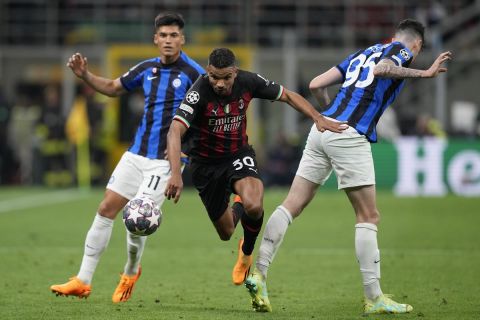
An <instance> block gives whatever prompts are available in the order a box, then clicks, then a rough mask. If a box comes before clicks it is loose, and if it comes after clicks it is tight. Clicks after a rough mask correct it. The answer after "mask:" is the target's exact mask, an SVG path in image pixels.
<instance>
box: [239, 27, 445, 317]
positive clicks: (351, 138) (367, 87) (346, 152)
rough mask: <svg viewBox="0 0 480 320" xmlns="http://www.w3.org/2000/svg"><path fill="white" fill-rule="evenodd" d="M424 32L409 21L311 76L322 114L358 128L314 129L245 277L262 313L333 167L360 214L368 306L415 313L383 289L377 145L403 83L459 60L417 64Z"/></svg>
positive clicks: (358, 240)
mask: <svg viewBox="0 0 480 320" xmlns="http://www.w3.org/2000/svg"><path fill="white" fill-rule="evenodd" d="M423 34H424V27H423V25H422V24H421V23H419V22H417V21H415V20H411V19H407V20H404V21H402V22H401V23H400V24H399V25H398V27H397V29H396V32H395V36H394V38H393V40H392V42H390V43H387V44H375V45H373V46H371V47H368V48H366V49H364V50H359V51H357V52H356V53H354V54H352V55H350V56H349V57H348V58H347V59H345V60H344V61H342V62H341V63H340V64H338V65H337V66H335V67H333V68H331V69H330V70H328V71H326V72H324V73H322V74H321V75H319V76H317V77H316V78H314V79H313V80H312V81H311V83H310V90H311V91H312V93H313V95H314V96H315V98H316V99H317V100H318V102H319V103H320V104H322V102H323V101H322V100H325V103H326V105H327V107H326V109H325V111H323V112H322V114H323V115H324V116H326V117H331V118H334V119H337V120H339V121H347V122H348V124H349V126H350V127H349V128H348V129H347V130H345V131H344V132H342V133H340V134H339V133H336V132H318V130H316V129H315V128H312V130H311V131H310V134H309V136H308V139H307V144H306V146H305V150H304V152H303V156H302V159H301V161H300V164H299V167H298V171H297V173H296V176H295V178H294V180H293V183H292V186H291V188H290V191H289V193H288V195H287V198H286V199H285V200H284V201H283V203H282V205H280V206H279V207H277V209H276V210H275V211H274V212H273V214H272V216H271V217H270V219H269V220H268V222H267V225H266V227H265V232H264V235H263V239H262V243H261V245H260V250H259V254H258V258H257V262H256V268H255V270H254V272H253V274H252V275H250V276H249V277H248V279H247V280H246V283H245V285H246V287H247V288H248V290H249V293H250V296H251V298H252V306H253V309H254V310H255V311H259V312H271V311H272V307H271V305H270V301H269V299H268V293H267V286H266V278H267V271H268V267H269V265H270V264H271V262H272V261H273V258H274V256H275V254H276V252H277V250H278V248H279V246H280V244H281V242H282V240H283V237H284V235H285V233H286V231H287V228H288V225H289V224H290V223H292V220H293V219H294V218H296V217H298V216H299V215H300V214H301V212H302V210H303V209H304V208H305V207H306V206H307V205H308V203H309V202H310V201H311V200H312V199H313V196H314V195H315V191H316V190H317V188H318V186H320V185H323V184H324V183H325V181H326V180H327V179H328V177H329V176H330V174H331V173H332V171H335V174H336V176H337V181H338V189H343V190H344V191H345V193H346V194H347V197H348V199H349V200H350V203H351V205H352V207H353V209H354V211H355V215H356V224H355V252H356V256H357V260H358V262H359V265H360V272H361V274H362V279H363V289H364V295H365V302H364V312H365V313H366V314H371V313H407V312H410V311H412V309H413V308H412V306H410V305H408V304H404V303H397V302H395V301H394V300H392V299H391V298H390V296H389V295H386V294H383V292H382V290H381V288H380V282H379V280H380V251H379V250H378V245H377V224H378V222H379V219H380V214H379V212H378V210H377V207H376V200H375V172H374V168H373V159H372V152H371V148H370V143H371V142H376V141H377V133H376V130H375V126H376V124H377V122H378V119H379V118H380V116H381V115H382V113H383V111H384V110H385V109H386V108H387V107H388V106H389V105H390V104H391V103H392V102H393V100H394V99H395V97H396V96H397V95H398V93H399V92H400V90H401V89H402V87H403V85H404V79H406V78H433V77H436V76H437V75H438V74H439V73H442V72H445V71H447V69H446V68H444V67H443V66H442V64H443V63H444V62H446V61H448V60H450V59H451V53H450V52H448V51H447V52H444V53H441V54H440V55H439V56H438V58H437V59H436V60H435V61H434V62H433V64H432V65H431V67H430V68H429V69H428V70H418V69H412V68H409V66H410V64H411V63H412V62H413V60H415V58H416V57H417V56H418V54H419V53H420V51H421V49H422V47H423V45H424V37H423ZM335 84H341V87H340V90H339V91H338V93H337V96H336V97H335V99H334V100H333V101H330V98H329V96H328V93H327V88H328V87H329V86H332V85H335ZM325 214H331V213H330V212H329V213H325Z"/></svg>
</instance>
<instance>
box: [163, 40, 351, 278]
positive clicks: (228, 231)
mask: <svg viewBox="0 0 480 320" xmlns="http://www.w3.org/2000/svg"><path fill="white" fill-rule="evenodd" d="M253 98H260V99H268V100H280V101H283V102H286V103H288V104H289V105H291V106H292V107H293V108H295V109H296V110H298V111H300V112H302V113H304V114H305V115H307V116H309V117H310V118H311V119H312V120H313V121H314V122H315V125H316V127H317V129H318V130H319V131H322V132H323V131H325V130H330V131H333V132H342V131H343V130H345V129H346V128H347V127H348V125H346V124H345V123H342V122H338V121H335V120H331V119H329V118H325V117H323V116H322V115H321V114H320V113H318V112H317V111H316V110H315V109H314V108H313V106H312V105H311V104H310V103H309V102H308V101H307V100H305V99H304V98H303V97H302V96H300V95H299V94H297V93H295V92H292V91H289V90H287V89H286V88H284V87H282V86H281V85H279V84H277V83H275V82H273V81H269V80H267V79H266V78H264V77H262V76H260V75H258V74H256V73H251V72H248V71H243V70H239V69H237V67H236V65H235V55H234V54H233V52H232V51H231V50H229V49H226V48H219V49H215V50H213V51H212V53H211V54H210V56H209V60H208V66H207V73H206V74H205V75H203V76H201V77H200V78H198V79H197V81H196V82H195V83H194V84H193V86H192V88H190V90H189V92H188V93H187V95H186V97H185V99H184V100H183V102H182V104H181V105H180V107H179V108H178V110H177V112H176V115H175V116H174V117H173V120H174V121H172V124H171V126H170V129H169V132H168V135H167V151H168V159H169V161H170V164H171V169H172V176H171V178H170V180H169V182H168V183H167V186H166V189H165V196H166V197H167V199H172V198H173V200H174V202H175V203H176V202H177V201H178V200H179V198H180V194H181V192H182V189H183V181H182V174H181V163H180V152H181V138H182V137H183V136H184V135H185V134H186V133H187V135H186V136H185V138H187V140H188V141H189V142H190V144H191V150H190V151H189V155H190V157H191V169H192V180H193V184H194V185H195V187H196V188H197V190H198V192H199V195H200V198H201V199H202V201H203V204H204V205H205V208H206V209H207V212H208V215H209V217H210V219H211V221H212V222H213V225H214V226H215V229H216V230H217V233H218V235H219V236H220V239H221V240H224V241H227V240H229V239H230V237H231V236H232V234H233V232H234V230H235V227H236V225H237V222H238V221H239V220H240V221H241V223H242V226H243V230H244V237H243V238H242V239H241V240H240V242H239V253H238V260H237V263H236V265H235V267H234V269H233V272H232V280H233V283H234V284H236V285H240V284H242V283H243V282H244V280H245V277H246V275H247V274H248V270H249V269H250V266H251V265H252V261H253V257H252V252H253V249H254V245H255V241H256V239H257V236H258V234H259V232H260V229H261V227H262V223H263V184H262V181H261V179H260V175H259V173H258V169H257V161H256V159H255V151H254V150H253V148H252V146H251V145H249V144H248V137H247V134H246V129H247V117H246V115H247V109H248V105H249V103H250V101H251V100H252V99H253ZM232 193H235V194H237V195H238V196H239V197H236V198H235V200H234V204H233V206H232V207H229V206H228V203H229V199H230V195H231V194H232Z"/></svg>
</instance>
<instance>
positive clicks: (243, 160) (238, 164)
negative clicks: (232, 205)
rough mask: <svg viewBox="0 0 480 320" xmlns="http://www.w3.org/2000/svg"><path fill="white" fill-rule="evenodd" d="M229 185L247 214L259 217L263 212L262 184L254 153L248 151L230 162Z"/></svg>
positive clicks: (250, 150)
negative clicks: (240, 199)
mask: <svg viewBox="0 0 480 320" xmlns="http://www.w3.org/2000/svg"><path fill="white" fill-rule="evenodd" d="M228 179H229V185H230V189H231V190H232V192H235V193H236V194H238V195H239V196H240V197H241V198H242V202H243V206H244V207H245V210H246V211H247V212H248V213H252V214H253V215H261V214H262V212H263V182H262V180H261V178H260V175H259V171H258V165H257V159H256V155H255V151H254V150H253V149H248V150H246V151H244V152H242V153H240V154H238V155H237V156H236V157H234V158H233V159H232V160H231V161H230V165H229V169H228Z"/></svg>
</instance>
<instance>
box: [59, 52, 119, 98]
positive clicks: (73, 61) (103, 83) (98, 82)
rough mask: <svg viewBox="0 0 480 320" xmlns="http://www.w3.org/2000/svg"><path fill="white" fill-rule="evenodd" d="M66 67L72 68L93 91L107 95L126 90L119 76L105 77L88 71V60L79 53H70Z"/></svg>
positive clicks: (111, 95)
mask: <svg viewBox="0 0 480 320" xmlns="http://www.w3.org/2000/svg"><path fill="white" fill-rule="evenodd" d="M67 67H69V68H70V69H72V72H73V73H74V74H75V75H76V76H77V77H78V78H80V79H82V80H83V81H85V83H87V84H88V85H89V86H91V87H92V88H93V89H95V91H98V92H100V93H102V94H104V95H106V96H109V97H116V96H119V95H121V94H123V93H125V92H127V90H125V88H124V87H123V85H122V83H121V82H120V78H117V79H115V80H112V79H107V78H103V77H99V76H97V75H94V74H93V73H91V72H90V71H88V60H87V57H84V56H82V54H81V53H78V52H77V53H75V54H74V55H72V56H71V57H70V58H69V59H68V62H67Z"/></svg>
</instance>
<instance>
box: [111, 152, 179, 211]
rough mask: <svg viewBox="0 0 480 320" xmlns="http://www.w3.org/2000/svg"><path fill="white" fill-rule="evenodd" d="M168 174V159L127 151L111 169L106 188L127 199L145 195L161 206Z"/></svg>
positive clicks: (168, 177)
mask: <svg viewBox="0 0 480 320" xmlns="http://www.w3.org/2000/svg"><path fill="white" fill-rule="evenodd" d="M170 175H171V171H170V163H169V162H168V160H159V159H149V158H146V157H142V156H139V155H137V154H134V153H131V152H128V151H127V152H125V153H124V154H123V156H122V158H121V159H120V161H119V162H118V164H117V166H116V167H115V170H113V173H112V175H111V177H110V180H109V181H108V184H107V189H110V190H112V191H114V192H116V193H118V194H119V195H121V196H122V197H125V198H127V199H128V200H130V199H132V198H134V197H135V196H141V195H146V196H148V197H149V198H151V199H153V200H155V201H156V202H157V203H158V204H159V205H160V206H161V205H162V203H163V201H164V200H165V196H164V191H165V187H166V186H167V182H168V179H170Z"/></svg>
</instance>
